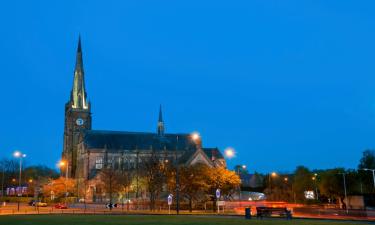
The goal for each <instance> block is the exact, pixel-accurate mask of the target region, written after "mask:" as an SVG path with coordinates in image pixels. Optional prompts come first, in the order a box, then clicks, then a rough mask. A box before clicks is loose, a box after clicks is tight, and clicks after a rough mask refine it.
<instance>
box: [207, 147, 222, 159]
mask: <svg viewBox="0 0 375 225" xmlns="http://www.w3.org/2000/svg"><path fill="white" fill-rule="evenodd" d="M203 151H204V153H206V155H207V157H208V158H210V159H212V157H214V158H215V159H224V157H223V154H221V152H220V151H219V149H218V148H203Z"/></svg>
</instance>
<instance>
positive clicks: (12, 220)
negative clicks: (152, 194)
mask: <svg viewBox="0 0 375 225" xmlns="http://www.w3.org/2000/svg"><path fill="white" fill-rule="evenodd" d="M0 224H1V225H13V224H14V225H16V224H22V225H34V224H35V225H49V224H50V225H95V224H113V225H115V224H116V225H117V224H126V225H128V224H129V225H164V224H165V225H168V224H171V225H172V224H179V225H192V224H197V225H232V224H233V225H244V224H255V225H258V224H259V225H283V224H291V225H315V224H316V225H352V224H353V225H354V224H371V223H370V222H368V223H366V222H351V221H323V220H299V219H295V220H291V221H287V220H284V219H265V220H256V219H252V220H245V219H244V218H239V217H233V218H230V217H216V216H155V215H147V216H139V215H137V216H135V215H127V216H126V215H125V216H124V215H19V216H0Z"/></svg>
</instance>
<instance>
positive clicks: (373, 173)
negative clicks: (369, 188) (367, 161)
mask: <svg viewBox="0 0 375 225" xmlns="http://www.w3.org/2000/svg"><path fill="white" fill-rule="evenodd" d="M362 170H364V171H372V180H373V182H374V189H375V169H368V168H364V169H362Z"/></svg>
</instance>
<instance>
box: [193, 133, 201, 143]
mask: <svg viewBox="0 0 375 225" xmlns="http://www.w3.org/2000/svg"><path fill="white" fill-rule="evenodd" d="M191 139H192V140H193V141H195V142H197V141H199V140H200V139H201V136H200V135H199V133H198V132H193V133H192V134H191Z"/></svg>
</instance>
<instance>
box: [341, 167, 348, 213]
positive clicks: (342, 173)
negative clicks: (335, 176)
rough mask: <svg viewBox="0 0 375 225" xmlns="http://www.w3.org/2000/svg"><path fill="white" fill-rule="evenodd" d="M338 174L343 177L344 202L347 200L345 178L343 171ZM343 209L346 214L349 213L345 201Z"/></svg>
mask: <svg viewBox="0 0 375 225" xmlns="http://www.w3.org/2000/svg"><path fill="white" fill-rule="evenodd" d="M340 174H342V178H343V179H344V195H345V200H346V202H348V198H347V195H346V179H345V175H346V174H345V173H340ZM345 209H346V214H348V213H349V211H348V206H347V205H346V203H345Z"/></svg>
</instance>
